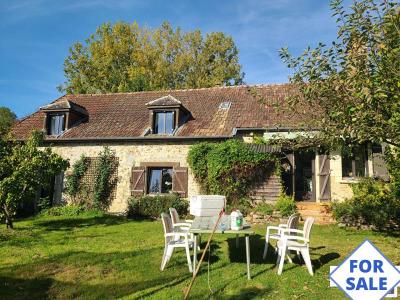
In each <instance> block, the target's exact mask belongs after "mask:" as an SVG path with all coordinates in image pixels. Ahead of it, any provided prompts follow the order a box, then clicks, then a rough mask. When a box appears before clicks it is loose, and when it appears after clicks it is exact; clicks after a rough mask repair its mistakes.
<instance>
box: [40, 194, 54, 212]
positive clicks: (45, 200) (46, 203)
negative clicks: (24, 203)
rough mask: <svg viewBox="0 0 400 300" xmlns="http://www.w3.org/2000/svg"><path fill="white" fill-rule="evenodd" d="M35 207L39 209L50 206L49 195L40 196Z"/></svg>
mask: <svg viewBox="0 0 400 300" xmlns="http://www.w3.org/2000/svg"><path fill="white" fill-rule="evenodd" d="M37 207H38V209H39V211H42V210H45V209H48V208H50V207H51V201H50V197H48V196H47V197H43V198H40V199H39V201H38V203H37Z"/></svg>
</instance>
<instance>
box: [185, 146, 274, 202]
mask: <svg viewBox="0 0 400 300" xmlns="http://www.w3.org/2000/svg"><path fill="white" fill-rule="evenodd" d="M277 161H278V158H277V157H275V156H274V155H272V154H270V153H258V152H255V151H254V150H252V149H251V148H250V147H249V146H248V145H247V144H245V143H244V142H242V141H239V140H236V139H235V140H228V141H225V142H221V143H207V142H203V143H198V144H195V145H193V146H192V147H191V148H190V150H189V154H188V164H189V166H190V168H191V170H192V172H193V174H194V176H195V178H196V180H197V181H198V182H199V184H200V185H201V187H202V189H203V190H204V191H206V192H209V193H213V194H223V195H226V196H227V198H228V200H229V201H230V204H231V205H233V206H235V205H238V204H239V200H240V199H243V198H245V197H246V196H247V194H248V192H249V191H250V190H251V188H252V187H253V186H254V185H255V184H256V183H258V182H259V180H260V178H264V179H265V177H268V176H271V175H272V174H273V172H274V170H275V168H276V164H277Z"/></svg>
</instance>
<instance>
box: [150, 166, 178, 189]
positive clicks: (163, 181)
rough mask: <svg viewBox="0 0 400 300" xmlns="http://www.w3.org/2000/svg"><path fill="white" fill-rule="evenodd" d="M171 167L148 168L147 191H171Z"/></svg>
mask: <svg viewBox="0 0 400 300" xmlns="http://www.w3.org/2000/svg"><path fill="white" fill-rule="evenodd" d="M172 175H173V169H172V168H148V180H147V193H149V194H167V193H169V192H171V191H172Z"/></svg>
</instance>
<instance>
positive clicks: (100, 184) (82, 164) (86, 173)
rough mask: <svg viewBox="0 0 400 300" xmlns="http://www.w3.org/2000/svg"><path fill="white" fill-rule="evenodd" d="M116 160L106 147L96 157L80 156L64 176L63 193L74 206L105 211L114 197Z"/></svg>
mask: <svg viewBox="0 0 400 300" xmlns="http://www.w3.org/2000/svg"><path fill="white" fill-rule="evenodd" d="M117 172H118V158H117V157H115V154H114V152H112V151H111V150H110V149H109V148H108V147H104V149H103V150H102V151H101V152H100V153H99V155H98V156H97V157H86V156H84V155H82V156H81V157H80V159H79V160H78V161H77V162H76V163H75V164H74V165H73V167H72V172H71V174H69V175H67V176H66V186H65V193H66V194H67V195H68V196H70V197H71V198H70V201H71V202H73V203H74V204H78V205H84V206H86V207H87V208H93V207H94V208H97V209H102V210H106V209H107V208H108V207H109V205H110V204H111V202H112V199H113V198H114V196H115V187H116V184H117Z"/></svg>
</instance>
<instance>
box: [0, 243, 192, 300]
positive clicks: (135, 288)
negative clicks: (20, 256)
mask: <svg viewBox="0 0 400 300" xmlns="http://www.w3.org/2000/svg"><path fill="white" fill-rule="evenodd" d="M161 253H162V248H161V247H153V248H150V249H149V248H147V249H141V250H136V251H128V252H112V253H102V254H99V253H91V252H84V251H78V252H66V253H62V254H59V255H55V256H52V257H50V258H43V259H39V260H36V261H35V262H31V263H26V264H22V265H18V266H13V267H2V268H1V269H0V272H1V274H0V299H54V298H56V297H57V298H65V299H75V298H81V299H115V298H120V297H124V296H128V295H132V294H136V293H138V297H140V298H141V297H147V296H150V295H152V294H154V293H157V292H158V291H160V290H162V289H164V288H169V287H172V286H174V285H177V284H180V283H181V282H183V281H185V280H188V279H190V277H191V274H190V273H189V272H187V269H186V267H187V266H186V265H185V264H184V261H185V258H184V255H182V256H181V257H180V256H178V255H177V256H178V257H175V259H174V260H175V261H176V260H179V262H180V263H179V264H178V265H179V266H180V269H179V270H178V269H176V268H175V270H174V272H171V271H170V272H159V271H158V267H159V266H158V264H157V266H154V265H153V266H154V267H156V268H157V269H154V270H152V271H151V272H150V270H149V268H148V267H144V268H143V267H139V265H138V257H139V260H141V261H142V263H143V264H144V265H147V266H148V264H149V263H150V262H151V259H150V258H149V257H158V254H161ZM145 258H146V259H145ZM147 258H148V259H147ZM122 272H127V273H126V274H125V275H124V276H121V273H122ZM132 272H133V273H132ZM149 272H150V273H149ZM115 276H121V279H120V280H118V281H117V282H116V281H115ZM60 278H62V280H60ZM138 278H140V280H138ZM93 279H94V280H95V283H89V282H90V281H92V280H93ZM99 279H101V280H100V282H101V283H100V284H99V283H98V282H99Z"/></svg>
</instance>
